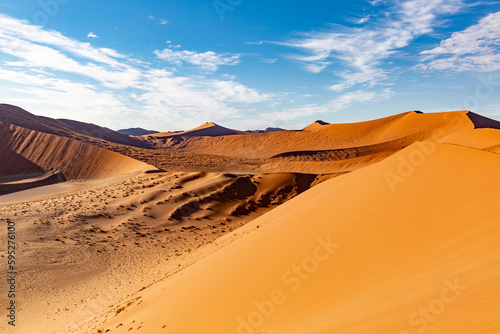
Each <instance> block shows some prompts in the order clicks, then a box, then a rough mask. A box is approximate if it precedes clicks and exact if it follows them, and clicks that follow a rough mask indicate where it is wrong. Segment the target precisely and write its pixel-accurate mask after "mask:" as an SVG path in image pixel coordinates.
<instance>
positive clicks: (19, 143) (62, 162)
mask: <svg viewBox="0 0 500 334" xmlns="http://www.w3.org/2000/svg"><path fill="white" fill-rule="evenodd" d="M0 150H1V152H2V153H4V154H6V155H10V156H11V157H15V159H17V161H21V162H22V163H21V164H19V165H15V166H13V164H12V161H10V160H7V159H5V160H3V159H2V161H1V162H0V171H2V175H4V176H8V175H11V176H14V175H19V174H21V175H22V174H31V173H34V172H35V173H36V172H42V173H47V172H60V173H62V175H64V177H65V178H66V179H67V180H88V179H100V178H107V177H113V176H117V175H121V174H127V173H132V172H138V171H147V170H155V169H156V168H155V167H153V166H150V165H148V164H146V163H143V162H141V161H137V160H134V159H132V158H129V157H125V156H123V155H121V154H118V153H115V152H111V151H108V150H105V149H103V148H100V147H97V146H93V145H89V144H85V143H82V142H78V141H76V140H72V139H69V138H65V137H59V136H55V135H51V134H46V133H41V132H37V131H33V130H29V129H25V128H22V127H19V126H15V125H9V124H5V123H2V122H0Z"/></svg>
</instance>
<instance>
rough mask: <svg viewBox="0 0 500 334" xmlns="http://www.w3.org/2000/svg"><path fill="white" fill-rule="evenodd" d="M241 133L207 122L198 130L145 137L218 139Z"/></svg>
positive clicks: (161, 133)
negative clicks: (218, 137) (206, 137)
mask: <svg viewBox="0 0 500 334" xmlns="http://www.w3.org/2000/svg"><path fill="white" fill-rule="evenodd" d="M238 133H241V131H235V130H231V129H228V128H225V127H223V126H220V125H217V124H215V123H213V122H207V123H205V124H202V125H200V126H199V127H197V128H194V129H192V130H188V131H181V132H160V133H155V134H152V135H146V136H143V137H148V136H150V137H157V138H164V137H173V136H185V137H205V136H208V137H217V136H230V135H235V134H238Z"/></svg>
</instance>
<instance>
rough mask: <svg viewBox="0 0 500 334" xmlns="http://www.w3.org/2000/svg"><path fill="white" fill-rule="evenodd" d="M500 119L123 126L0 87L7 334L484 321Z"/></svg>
mask: <svg viewBox="0 0 500 334" xmlns="http://www.w3.org/2000/svg"><path fill="white" fill-rule="evenodd" d="M2 120H3V121H5V122H2ZM9 122H11V123H12V124H9ZM16 124H17V125H16ZM499 128H500V126H499V124H498V122H496V121H493V120H490V119H487V118H485V117H482V116H480V115H477V114H473V113H470V112H467V111H457V112H448V113H435V114H423V113H418V112H408V113H403V114H399V115H395V116H391V117H386V118H383V119H378V120H372V121H367V122H361V123H351V124H328V123H326V122H323V121H316V122H314V123H313V124H311V125H309V126H307V127H305V128H304V129H303V130H299V131H286V130H285V131H278V132H268V133H256V132H254V133H252V132H246V133H243V132H241V131H236V130H231V129H227V128H223V127H221V126H218V125H216V124H214V123H206V124H204V125H202V126H201V127H198V128H196V129H193V130H190V131H186V132H177V133H163V134H158V136H156V137H155V136H146V137H143V138H142V139H141V138H138V137H134V138H132V137H126V136H125V138H131V139H133V140H132V141H130V142H128V141H125V142H121V139H120V138H123V137H120V136H118V137H116V136H115V134H114V132H113V131H112V130H109V129H107V130H109V131H111V132H107V131H106V130H103V129H102V128H100V127H97V126H94V125H91V124H85V123H80V122H73V121H68V120H51V119H48V118H43V117H38V116H34V115H32V114H29V113H27V112H26V111H23V110H22V109H16V108H15V107H13V106H7V105H0V155H1V156H2V158H4V159H2V160H0V194H1V193H5V192H11V191H19V190H23V189H28V190H25V191H24V192H23V191H20V192H17V193H16V194H10V195H4V196H2V198H1V200H3V203H7V204H2V205H0V220H3V221H5V220H8V221H14V222H15V223H16V224H17V226H18V228H19V231H20V232H22V233H19V240H18V241H19V243H20V244H22V250H23V251H22V252H21V253H20V254H19V261H21V262H22V264H23V266H22V270H21V271H20V272H19V281H20V282H23V283H22V284H23V291H25V295H24V296H23V298H21V299H20V303H19V314H20V315H23V318H22V322H20V327H18V331H17V332H18V333H39V332H43V333H64V334H67V333H96V332H98V333H99V332H101V333H104V332H108V333H132V332H133V333H136V332H137V333H179V334H183V333H186V334H194V333H200V334H210V333H214V334H215V333H217V334H235V333H236V334H239V333H241V334H251V333H256V334H257V333H259V334H264V333H266V334H271V333H301V334H303V333H305V334H307V333H311V334H320V333H321V334H324V333H344V334H348V333H360V334H361V333H395V334H413V333H420V332H424V331H425V332H427V333H440V334H441V333H453V334H455V333H458V334H461V333H463V334H485V333H496V332H498V331H500V321H499V320H498V319H497V318H498V317H497V314H496V313H495V310H497V309H498V308H500V293H499V292H498V283H497V282H498V281H499V280H500V277H499V276H500V271H498V270H497V269H496V267H497V263H498V261H499V260H500V252H499V251H498V249H497V248H498V247H497V245H498V244H499V241H500V230H499V227H498V222H499V220H498V210H499V209H500V207H499V206H498V204H497V203H496V202H495V201H496V198H498V195H500V181H498V180H497V178H495V175H496V173H497V171H498V169H499V167H500V155H498V154H496V153H497V152H498V153H500V129H499ZM100 134H105V135H106V136H107V137H105V138H106V139H105V138H104V137H102V136H101V137H102V138H101V137H100ZM137 141H138V142H137ZM151 147H154V149H150V148H151ZM153 166H154V167H153ZM156 168H162V169H163V170H169V172H163V171H162V172H160V171H158V170H156ZM150 170H155V173H143V172H145V171H150ZM66 179H67V180H70V181H71V182H69V183H58V184H54V183H57V182H61V181H64V180H66ZM46 184H49V185H48V186H45V187H40V188H37V189H31V188H33V187H37V186H42V185H46ZM1 200H0V201H1ZM4 232H5V231H4ZM4 232H2V233H4ZM0 256H2V257H5V256H6V252H0ZM5 298H6V296H3V297H0V302H1V303H2V304H5V302H6V299H5ZM54 305H57V307H54ZM4 313H5V312H0V315H2V314H4ZM28 314H29V317H26V315H28ZM471 319H473V321H472V320H471ZM4 325H5V323H0V331H2V330H4V329H5V328H4V327H3V326H4Z"/></svg>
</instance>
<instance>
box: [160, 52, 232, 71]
mask: <svg viewBox="0 0 500 334" xmlns="http://www.w3.org/2000/svg"><path fill="white" fill-rule="evenodd" d="M155 54H156V56H157V57H158V58H160V59H162V60H165V61H167V62H169V63H171V64H175V65H178V66H180V65H181V64H182V63H183V62H186V63H190V64H192V65H196V66H200V67H201V68H203V69H205V70H208V71H216V70H217V69H218V68H219V66H221V65H236V64H238V63H239V62H240V55H234V54H229V53H216V52H214V51H207V52H203V53H197V52H194V51H187V50H182V51H176V50H172V49H164V50H163V51H158V50H156V51H155Z"/></svg>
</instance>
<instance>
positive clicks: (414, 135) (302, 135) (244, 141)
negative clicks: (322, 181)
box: [152, 111, 474, 158]
mask: <svg viewBox="0 0 500 334" xmlns="http://www.w3.org/2000/svg"><path fill="white" fill-rule="evenodd" d="M461 129H474V124H473V123H472V122H471V120H470V119H469V118H468V117H467V111H456V112H446V113H432V114H421V113H416V112H407V113H403V114H399V115H395V116H391V117H386V118H382V119H377V120H373V121H367V122H361V123H348V124H327V123H325V122H322V121H317V122H314V123H313V124H311V125H310V126H308V127H306V128H304V129H303V130H300V131H279V132H272V133H261V134H246V135H232V136H218V137H189V138H188V137H183V138H181V139H179V138H177V139H175V140H174V138H169V139H164V140H163V141H162V140H161V139H157V141H156V142H154V140H153V141H152V144H154V145H157V147H162V148H165V149H168V150H177V151H186V152H195V153H210V154H217V155H224V156H235V157H241V158H269V157H273V156H277V155H280V154H284V153H287V152H295V151H323V150H334V149H337V150H338V149H348V148H349V149H352V148H356V147H363V146H373V145H381V144H384V143H391V144H390V145H385V146H383V145H382V146H380V147H381V148H382V147H383V149H387V148H389V149H392V150H399V149H401V148H403V147H406V146H408V145H410V144H412V143H414V142H416V141H419V140H428V139H433V140H437V139H439V138H441V137H443V136H445V135H448V134H451V133H453V132H456V131H458V130H461ZM181 137H182V136H181Z"/></svg>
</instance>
